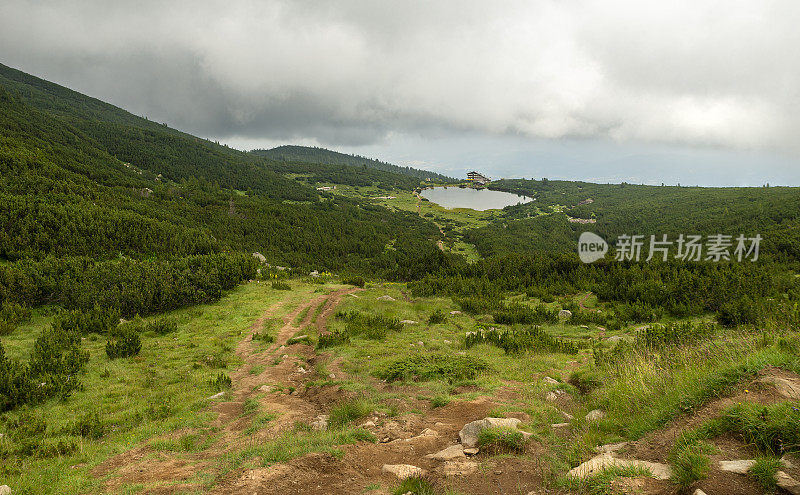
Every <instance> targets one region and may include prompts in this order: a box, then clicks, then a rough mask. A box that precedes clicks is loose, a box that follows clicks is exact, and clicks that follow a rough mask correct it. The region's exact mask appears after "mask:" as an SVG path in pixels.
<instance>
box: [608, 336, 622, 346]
mask: <svg viewBox="0 0 800 495" xmlns="http://www.w3.org/2000/svg"><path fill="white" fill-rule="evenodd" d="M620 340H623V339H622V336H621V335H612V336H611V337H609V338H607V339H606V342H610V343H612V344H613V343H615V342H619V341H620Z"/></svg>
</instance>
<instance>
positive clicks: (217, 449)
mask: <svg viewBox="0 0 800 495" xmlns="http://www.w3.org/2000/svg"><path fill="white" fill-rule="evenodd" d="M360 290H361V289H357V288H345V289H340V290H337V291H334V292H332V293H330V294H321V295H319V296H316V297H314V298H313V299H310V300H308V301H306V302H303V303H302V304H300V305H298V306H297V307H295V308H294V309H293V310H292V311H291V312H289V313H288V314H287V315H286V316H284V317H283V319H282V325H281V327H280V329H279V330H278V332H277V334H276V335H275V341H274V342H273V343H272V344H271V345H270V346H269V347H268V348H264V344H262V343H260V342H259V341H258V340H253V338H252V337H253V334H255V333H258V332H260V331H262V330H263V329H264V328H265V326H266V323H267V322H268V321H269V320H270V319H272V318H274V315H275V314H276V313H277V312H278V310H279V309H280V308H281V307H282V306H283V305H284V303H283V302H279V303H277V304H274V305H272V306H271V307H269V308H268V309H267V310H266V311H265V312H264V313H263V314H262V315H261V317H259V318H258V319H257V320H256V321H255V322H253V324H252V325H251V326H250V328H249V330H248V332H247V334H246V335H245V336H244V338H243V339H242V340H241V341H240V342H239V344H238V345H237V347H236V354H237V355H238V356H239V357H240V358H241V359H242V360H243V361H244V364H243V365H242V366H241V367H240V368H238V369H237V370H236V371H234V372H232V373H231V374H230V377H231V382H232V387H231V390H230V391H229V392H228V393H227V394H226V395H227V396H229V397H230V399H229V400H227V401H224V402H219V403H215V404H214V405H213V406H212V407H211V410H212V411H214V412H216V413H218V416H217V418H216V419H215V420H214V421H213V422H212V423H211V425H210V426H211V428H212V429H213V431H214V432H215V434H214V438H215V439H214V441H213V442H212V443H211V444H210V445H209V446H208V448H205V449H204V450H202V451H200V452H198V453H196V454H192V455H186V454H184V455H176V454H173V453H171V452H160V451H154V450H153V449H151V448H150V447H149V446H147V445H144V446H140V447H137V448H134V449H132V450H130V451H127V452H124V453H122V454H119V455H116V456H114V457H112V458H110V459H108V460H107V461H105V462H103V463H101V464H100V465H98V466H97V467H95V468H94V469H93V470H92V475H93V476H96V477H103V476H106V475H109V474H110V475H111V476H110V477H109V479H108V480H107V481H106V483H105V487H106V489H107V490H108V491H109V492H111V493H113V492H115V491H117V490H118V489H119V487H120V486H121V485H122V484H124V483H143V484H152V483H158V484H159V485H161V484H163V486H160V487H155V488H151V489H149V491H148V493H174V492H181V491H185V490H187V489H188V490H192V489H198V488H199V487H198V486H196V485H195V484H194V483H192V482H191V478H192V477H193V476H195V475H196V474H198V472H201V471H205V472H212V473H213V472H214V471H215V467H218V465H219V460H220V459H221V458H222V457H223V456H224V455H225V454H227V453H229V452H235V451H237V450H241V449H243V448H246V447H248V446H251V445H254V444H256V443H258V442H259V441H260V440H267V439H269V438H274V437H276V436H278V435H280V434H281V433H283V432H284V431H286V430H288V429H290V428H292V427H293V425H294V424H295V422H296V421H304V422H308V421H310V420H312V419H313V418H314V417H315V416H316V415H318V414H320V412H321V409H320V407H319V406H318V405H317V404H316V403H315V401H313V400H309V399H308V398H305V397H303V394H301V393H300V392H299V391H300V390H301V386H302V385H303V383H304V382H305V381H306V380H308V378H309V377H308V376H306V375H311V370H305V369H304V368H303V367H302V366H297V364H298V362H299V361H302V360H308V359H309V358H313V357H314V351H313V348H311V347H310V346H308V345H304V344H297V345H293V346H288V347H287V346H286V343H287V341H288V340H289V339H290V338H292V337H293V336H295V335H296V334H297V333H298V332H301V331H302V330H303V329H305V328H307V327H309V325H311V324H312V322H314V323H315V325H316V328H317V329H325V327H326V322H327V320H328V318H330V316H331V315H332V314H333V312H334V310H335V308H336V306H337V305H338V304H339V302H341V299H342V297H344V296H345V295H347V294H352V293H355V292H357V291H360ZM301 315H303V316H302V320H301V321H300V322H299V323H297V322H296V320H297V319H298V318H299V317H300V316H301ZM298 358H301V359H298ZM306 366H307V365H306ZM292 390H293V392H291V393H290V392H289V391H292ZM248 399H256V400H258V402H259V411H263V412H269V413H271V414H273V415H274V418H272V419H271V420H270V421H269V422H268V423H267V424H266V426H265V427H264V428H263V429H260V430H258V431H256V432H253V433H252V434H249V435H248V434H245V430H246V429H247V427H248V426H250V424H251V422H252V420H253V415H244V407H245V403H246V402H247V401H248ZM188 432H189V430H179V431H176V432H173V433H171V434H170V435H168V437H179V436H181V435H183V434H186V433H188Z"/></svg>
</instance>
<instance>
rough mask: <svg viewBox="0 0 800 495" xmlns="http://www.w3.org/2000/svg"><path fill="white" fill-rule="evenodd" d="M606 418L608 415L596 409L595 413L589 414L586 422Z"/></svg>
mask: <svg viewBox="0 0 800 495" xmlns="http://www.w3.org/2000/svg"><path fill="white" fill-rule="evenodd" d="M605 417H606V413H604V412H603V411H601V410H600V409H595V410H593V411H589V414H587V415H586V421H597V420H598V419H603V418H605Z"/></svg>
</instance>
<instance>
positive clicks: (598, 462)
mask: <svg viewBox="0 0 800 495" xmlns="http://www.w3.org/2000/svg"><path fill="white" fill-rule="evenodd" d="M613 466H617V467H622V468H624V467H639V468H642V469H646V470H648V471H650V473H651V474H652V475H653V478H655V479H658V480H668V479H670V477H671V476H672V468H670V467H669V466H668V465H666V464H659V463H657V462H648V461H640V460H635V459H634V460H630V459H617V458H615V457H614V456H613V455H612V454H610V453H608V452H604V453H602V454H600V455H598V456H597V457H593V458H591V459H589V460H588V461H586V462H584V463H583V464H581V465H580V466H578V467H575V468H572V469H571V470H570V471H569V472H568V473H567V476H570V477H573V478H581V479H584V478H588V477H590V476H594V475H595V474H597V473H599V472H601V471H604V470H606V469H607V468H609V467H613Z"/></svg>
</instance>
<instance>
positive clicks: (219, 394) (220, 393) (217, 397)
mask: <svg viewBox="0 0 800 495" xmlns="http://www.w3.org/2000/svg"><path fill="white" fill-rule="evenodd" d="M223 395H225V392H219V393H217V394H214V395H212V396H211V397H209V398H208V399H207V400H213V399H219V398H220V397H222V396H223Z"/></svg>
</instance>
